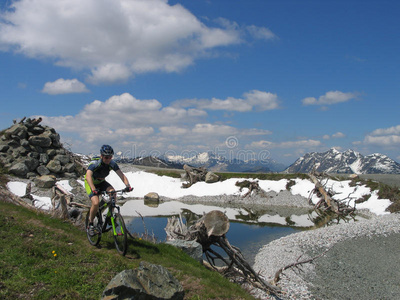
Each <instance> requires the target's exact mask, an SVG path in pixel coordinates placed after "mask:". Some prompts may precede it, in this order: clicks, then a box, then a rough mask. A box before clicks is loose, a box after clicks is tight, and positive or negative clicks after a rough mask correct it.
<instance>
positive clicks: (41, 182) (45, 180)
mask: <svg viewBox="0 0 400 300" xmlns="http://www.w3.org/2000/svg"><path fill="white" fill-rule="evenodd" d="M56 181H57V179H56V177H55V176H53V175H43V176H40V177H37V178H35V180H34V182H35V185H36V186H37V187H39V188H52V187H53V186H54V185H55V184H56Z"/></svg>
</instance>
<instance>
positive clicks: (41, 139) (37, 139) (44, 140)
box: [29, 134, 51, 148]
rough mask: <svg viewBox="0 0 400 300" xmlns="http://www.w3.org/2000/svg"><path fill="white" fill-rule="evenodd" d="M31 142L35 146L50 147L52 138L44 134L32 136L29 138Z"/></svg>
mask: <svg viewBox="0 0 400 300" xmlns="http://www.w3.org/2000/svg"><path fill="white" fill-rule="evenodd" d="M29 143H30V144H31V145H33V146H39V147H43V148H48V147H50V145H51V138H50V137H49V136H46V135H44V134H41V135H36V136H31V137H30V138H29Z"/></svg>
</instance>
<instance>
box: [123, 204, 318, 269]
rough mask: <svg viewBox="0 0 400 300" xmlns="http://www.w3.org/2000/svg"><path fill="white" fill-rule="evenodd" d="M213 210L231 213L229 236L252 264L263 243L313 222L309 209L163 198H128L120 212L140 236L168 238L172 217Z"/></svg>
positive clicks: (187, 218)
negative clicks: (148, 203) (148, 201)
mask: <svg viewBox="0 0 400 300" xmlns="http://www.w3.org/2000/svg"><path fill="white" fill-rule="evenodd" d="M212 210H221V211H223V212H225V214H226V215H227V216H228V218H229V220H230V229H229V231H228V233H227V235H226V236H227V238H228V240H229V242H230V243H231V244H232V245H235V246H236V247H238V248H240V250H241V251H242V253H243V255H244V256H245V258H246V260H247V261H248V262H249V263H250V264H253V262H254V257H255V255H256V254H257V252H258V251H259V249H260V248H261V247H262V246H264V245H266V244H268V243H269V242H271V241H272V240H275V239H278V238H280V237H283V236H286V235H288V234H292V233H295V232H298V231H300V230H304V229H306V228H310V227H312V226H313V225H314V224H313V223H312V221H311V220H310V211H309V210H301V209H289V208H281V207H270V208H268V209H265V208H264V209H255V208H251V209H250V208H240V207H236V208H235V207H233V208H232V207H230V208H229V207H219V206H214V205H205V204H186V203H182V202H179V201H170V202H163V203H160V205H158V206H157V207H156V206H151V207H149V206H146V205H145V204H144V202H143V200H131V201H127V202H126V203H125V204H124V205H123V206H122V207H121V213H122V215H123V216H124V219H125V222H126V224H127V227H128V229H129V230H130V231H131V232H135V233H136V234H138V235H139V236H141V235H150V236H154V237H155V238H156V239H157V241H159V242H164V241H165V239H166V233H165V231H164V228H165V226H166V225H167V219H168V218H169V217H171V216H178V215H181V217H182V219H183V221H184V222H185V223H186V224H189V225H190V224H191V223H192V222H194V221H196V220H197V219H198V218H199V217H201V216H202V215H203V214H204V213H208V212H210V211H212ZM142 218H143V219H142Z"/></svg>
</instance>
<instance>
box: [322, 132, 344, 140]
mask: <svg viewBox="0 0 400 300" xmlns="http://www.w3.org/2000/svg"><path fill="white" fill-rule="evenodd" d="M345 136H346V135H345V134H344V133H342V132H336V133H334V134H332V135H329V134H325V135H324V136H323V137H322V138H323V139H324V140H329V139H331V138H332V139H340V138H344V137H345Z"/></svg>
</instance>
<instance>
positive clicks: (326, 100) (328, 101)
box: [302, 91, 357, 105]
mask: <svg viewBox="0 0 400 300" xmlns="http://www.w3.org/2000/svg"><path fill="white" fill-rule="evenodd" d="M356 97H357V94H356V93H343V92H340V91H330V92H327V93H326V94H325V95H322V96H320V97H319V98H318V99H316V98H314V97H307V98H304V99H303V100H302V103H303V105H332V104H337V103H341V102H347V101H350V100H351V99H355V98H356Z"/></svg>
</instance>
